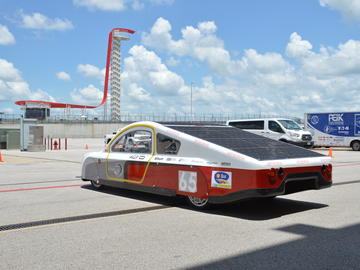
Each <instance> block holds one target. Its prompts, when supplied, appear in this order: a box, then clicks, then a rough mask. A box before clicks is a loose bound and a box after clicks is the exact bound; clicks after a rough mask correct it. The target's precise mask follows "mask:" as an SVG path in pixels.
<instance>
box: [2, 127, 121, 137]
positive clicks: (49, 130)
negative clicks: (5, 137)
mask: <svg viewBox="0 0 360 270" xmlns="http://www.w3.org/2000/svg"><path fill="white" fill-rule="evenodd" d="M127 125H128V123H126V124H124V123H111V124H110V123H56V124H40V126H44V136H45V137H47V136H50V137H53V138H103V137H104V136H105V134H109V133H112V132H113V131H116V130H118V129H119V128H122V127H124V126H127ZM0 128H20V124H0Z"/></svg>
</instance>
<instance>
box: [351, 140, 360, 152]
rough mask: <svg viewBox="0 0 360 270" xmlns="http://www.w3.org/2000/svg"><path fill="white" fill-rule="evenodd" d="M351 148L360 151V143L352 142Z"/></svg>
mask: <svg viewBox="0 0 360 270" xmlns="http://www.w3.org/2000/svg"><path fill="white" fill-rule="evenodd" d="M351 148H352V150H354V151H360V141H353V142H351Z"/></svg>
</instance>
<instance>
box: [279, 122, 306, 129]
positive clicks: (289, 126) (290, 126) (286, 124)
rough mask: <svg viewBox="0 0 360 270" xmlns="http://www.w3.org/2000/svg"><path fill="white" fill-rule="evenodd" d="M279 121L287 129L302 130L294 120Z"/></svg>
mask: <svg viewBox="0 0 360 270" xmlns="http://www.w3.org/2000/svg"><path fill="white" fill-rule="evenodd" d="M278 121H279V122H280V124H281V125H282V126H283V127H284V128H286V129H291V130H302V128H301V127H300V126H299V125H298V124H296V122H294V121H293V120H278Z"/></svg>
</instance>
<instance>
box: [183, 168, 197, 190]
mask: <svg viewBox="0 0 360 270" xmlns="http://www.w3.org/2000/svg"><path fill="white" fill-rule="evenodd" d="M196 186H197V173H196V172H189V171H179V190H180V191H185V192H191V193H195V192H196V191H197V187H196Z"/></svg>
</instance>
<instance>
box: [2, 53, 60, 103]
mask: <svg viewBox="0 0 360 270" xmlns="http://www.w3.org/2000/svg"><path fill="white" fill-rule="evenodd" d="M18 99H25V100H26V99H34V100H36V99H40V100H47V101H55V100H54V98H53V97H52V96H50V95H49V94H48V93H47V92H45V91H43V90H41V89H38V90H36V91H31V90H30V87H29V84H28V83H27V82H26V81H24V80H23V78H22V77H21V73H20V71H19V70H18V69H17V68H15V67H14V65H13V63H11V62H8V61H7V60H5V59H1V58H0V101H15V100H18Z"/></svg>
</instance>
